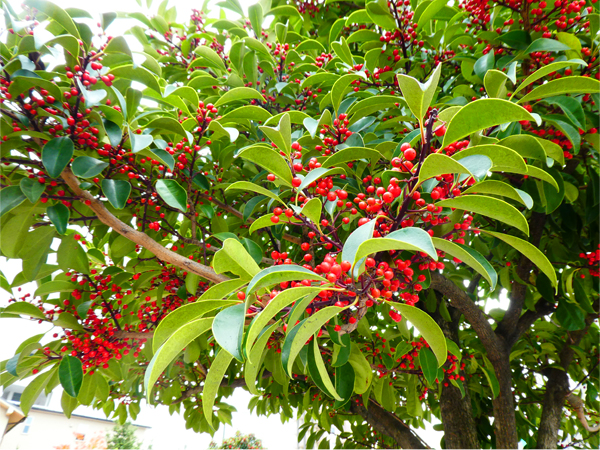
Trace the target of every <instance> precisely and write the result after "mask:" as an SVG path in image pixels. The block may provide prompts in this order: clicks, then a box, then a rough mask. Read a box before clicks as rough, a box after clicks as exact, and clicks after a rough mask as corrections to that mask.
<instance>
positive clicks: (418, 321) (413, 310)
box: [387, 302, 448, 367]
mask: <svg viewBox="0 0 600 450" xmlns="http://www.w3.org/2000/svg"><path fill="white" fill-rule="evenodd" d="M387 303H388V304H389V305H390V306H392V307H393V308H395V309H397V310H398V311H399V312H400V313H401V314H402V315H403V316H404V317H405V318H407V319H408V320H409V321H410V323H412V324H413V325H414V326H415V328H416V329H417V330H418V331H419V334H421V336H423V338H424V339H425V340H426V341H427V343H428V344H429V347H430V348H431V350H432V351H433V353H434V355H435V357H436V358H437V361H438V367H442V365H443V364H444V363H445V362H446V358H447V356H448V348H447V347H446V338H445V337H444V333H443V332H442V330H441V329H440V327H439V326H438V324H437V323H435V321H434V320H433V319H432V318H431V317H430V316H429V315H428V314H427V313H425V312H423V311H421V310H420V309H419V308H417V307H415V306H409V305H405V304H402V303H395V302H387Z"/></svg>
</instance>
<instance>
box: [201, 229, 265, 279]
mask: <svg viewBox="0 0 600 450" xmlns="http://www.w3.org/2000/svg"><path fill="white" fill-rule="evenodd" d="M213 268H214V269H215V272H216V273H224V272H232V273H235V274H236V275H238V276H240V277H241V278H247V279H250V278H252V277H253V276H254V275H256V274H257V273H258V272H260V267H258V264H256V261H254V259H253V258H252V256H250V254H249V253H248V250H246V249H245V248H244V246H243V245H242V243H241V242H240V241H238V240H237V239H233V238H229V239H225V241H224V242H223V247H222V248H221V250H219V251H218V252H217V253H215V257H214V258H213Z"/></svg>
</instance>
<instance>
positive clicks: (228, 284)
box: [197, 278, 248, 302]
mask: <svg viewBox="0 0 600 450" xmlns="http://www.w3.org/2000/svg"><path fill="white" fill-rule="evenodd" d="M247 282H248V281H247V280H242V279H241V278H236V279H233V280H227V281H222V282H221V283H219V284H215V285H213V286H211V287H210V288H209V289H208V290H207V291H206V292H204V294H202V295H201V296H200V297H199V298H198V300H197V301H198V302H200V301H203V300H211V299H213V298H216V299H222V298H225V297H229V296H230V295H231V294H232V293H234V292H235V291H237V290H238V289H239V288H240V287H242V286H244V285H245V284H246V283H247Z"/></svg>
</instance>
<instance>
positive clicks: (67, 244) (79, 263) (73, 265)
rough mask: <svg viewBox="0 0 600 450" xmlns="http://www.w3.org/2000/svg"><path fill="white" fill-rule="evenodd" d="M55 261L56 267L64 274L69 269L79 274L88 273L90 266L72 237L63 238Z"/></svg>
mask: <svg viewBox="0 0 600 450" xmlns="http://www.w3.org/2000/svg"><path fill="white" fill-rule="evenodd" d="M56 259H57V261H58V266H59V267H60V268H61V269H62V270H63V271H65V272H68V271H69V270H70V269H72V270H75V271H76V272H79V273H85V274H89V273H90V266H89V261H88V257H87V255H86V253H85V250H83V248H82V247H81V245H79V242H77V241H76V240H75V239H74V238H73V236H72V235H70V236H64V237H63V238H62V239H61V243H60V246H59V247H58V251H57V255H56Z"/></svg>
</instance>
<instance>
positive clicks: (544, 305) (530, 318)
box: [506, 299, 555, 348]
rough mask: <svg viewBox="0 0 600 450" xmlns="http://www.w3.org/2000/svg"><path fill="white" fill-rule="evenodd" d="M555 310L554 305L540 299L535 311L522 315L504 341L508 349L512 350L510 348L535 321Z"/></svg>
mask: <svg viewBox="0 0 600 450" xmlns="http://www.w3.org/2000/svg"><path fill="white" fill-rule="evenodd" d="M554 310H555V308H554V305H553V304H551V303H548V302H547V301H546V300H544V299H541V300H540V301H538V302H537V303H536V304H535V311H527V312H525V314H523V315H522V316H521V317H520V318H519V321H518V322H517V326H516V327H515V329H514V331H513V332H512V333H511V335H510V336H509V337H508V338H507V339H506V345H507V347H508V348H512V346H513V345H514V344H515V343H516V342H517V341H518V340H519V338H520V337H521V336H523V334H524V333H526V332H527V331H528V330H529V329H530V328H531V326H532V325H533V324H534V323H535V321H536V320H538V319H541V318H542V317H544V316H547V315H548V314H552V313H553V312H554Z"/></svg>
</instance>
